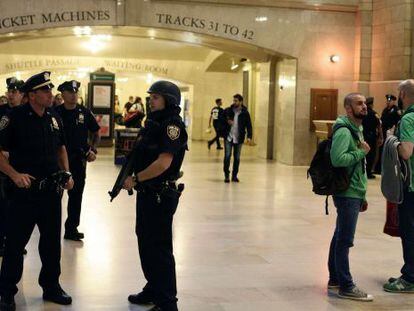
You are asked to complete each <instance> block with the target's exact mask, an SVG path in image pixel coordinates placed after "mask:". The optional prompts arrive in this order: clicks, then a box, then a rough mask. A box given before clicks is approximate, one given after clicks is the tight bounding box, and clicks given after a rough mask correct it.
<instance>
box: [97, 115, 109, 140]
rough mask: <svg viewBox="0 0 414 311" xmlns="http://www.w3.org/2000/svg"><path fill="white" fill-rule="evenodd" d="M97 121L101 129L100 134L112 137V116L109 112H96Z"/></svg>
mask: <svg viewBox="0 0 414 311" xmlns="http://www.w3.org/2000/svg"><path fill="white" fill-rule="evenodd" d="M95 118H96V122H98V124H99V126H100V127H101V129H100V130H99V134H101V137H110V136H111V117H110V115H109V114H96V115H95Z"/></svg>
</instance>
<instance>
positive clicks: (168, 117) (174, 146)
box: [124, 81, 188, 311]
mask: <svg viewBox="0 0 414 311" xmlns="http://www.w3.org/2000/svg"><path fill="white" fill-rule="evenodd" d="M148 93H149V94H150V97H151V98H150V110H151V112H150V114H149V115H148V118H147V121H146V122H145V127H144V128H142V129H141V132H140V134H139V136H138V141H137V146H136V148H139V151H140V152H139V153H138V154H139V155H138V156H137V158H136V159H135V169H134V171H135V176H134V177H128V178H127V180H126V181H125V183H124V188H125V189H128V190H129V189H132V187H135V188H136V189H137V191H138V194H137V215H136V217H137V219H136V234H137V236H138V247H139V254H140V258H141V267H142V270H143V272H144V275H145V278H146V280H147V284H146V285H145V287H144V288H143V290H142V292H140V293H138V294H135V295H130V296H129V297H128V300H129V301H130V302H131V303H133V304H147V303H153V304H154V305H155V306H154V307H153V308H152V309H151V310H153V311H155V310H162V311H176V310H178V309H177V298H176V296H177V288H176V274H175V261H174V255H173V243H172V223H173V215H174V213H175V211H176V208H177V205H178V200H179V196H180V194H181V191H182V190H183V188H182V186H183V185H178V186H177V185H176V183H175V180H176V179H177V178H178V177H177V176H178V175H179V172H180V168H181V164H182V162H183V160H184V154H185V151H186V150H187V139H188V136H187V132H186V130H185V126H184V123H183V121H182V119H181V117H180V115H179V113H180V107H179V104H180V98H181V93H180V90H179V88H178V87H177V86H176V85H175V84H173V83H171V82H168V81H158V82H156V83H154V84H153V85H152V86H151V87H150V89H149V90H148Z"/></svg>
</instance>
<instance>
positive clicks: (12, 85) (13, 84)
mask: <svg viewBox="0 0 414 311" xmlns="http://www.w3.org/2000/svg"><path fill="white" fill-rule="evenodd" d="M23 84H24V81H23V80H18V79H17V78H15V77H11V78H7V79H6V85H7V92H6V96H7V103H8V104H7V105H1V106H0V118H1V117H2V116H4V115H6V114H7V113H9V112H10V110H11V109H12V108H13V107H17V106H19V105H20V104H21V103H22V99H23V93H22V92H21V91H20V88H21V87H22V86H23Z"/></svg>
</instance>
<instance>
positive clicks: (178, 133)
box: [135, 116, 188, 181]
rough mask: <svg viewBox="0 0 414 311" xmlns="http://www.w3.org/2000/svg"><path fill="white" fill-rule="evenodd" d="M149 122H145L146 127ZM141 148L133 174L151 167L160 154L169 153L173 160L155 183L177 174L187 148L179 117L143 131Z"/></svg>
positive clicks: (183, 129) (185, 132)
mask: <svg viewBox="0 0 414 311" xmlns="http://www.w3.org/2000/svg"><path fill="white" fill-rule="evenodd" d="M150 122H151V121H147V122H146V126H147V125H148V123H150ZM143 132H144V133H143V136H142V138H141V139H142V141H143V143H142V147H141V152H140V155H139V159H137V160H136V164H135V173H138V172H140V171H142V170H144V169H145V168H147V167H148V166H149V165H151V164H152V163H153V162H154V161H155V160H157V159H158V156H159V155H160V154H161V153H170V154H172V155H173V160H172V163H171V165H170V167H169V168H168V169H167V170H166V171H165V172H164V173H163V174H161V175H160V176H158V177H156V178H155V179H154V180H155V181H165V180H166V179H167V178H168V177H170V176H175V175H176V174H178V173H179V170H180V168H181V164H182V162H183V160H184V154H185V151H186V148H187V140H188V135H187V131H186V130H185V126H184V123H183V122H182V120H181V118H180V117H179V116H177V117H175V118H169V119H167V120H165V121H163V122H161V123H160V124H159V125H156V126H151V127H150V128H147V129H144V130H143ZM154 180H153V181H154Z"/></svg>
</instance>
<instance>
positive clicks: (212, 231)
mask: <svg viewBox="0 0 414 311" xmlns="http://www.w3.org/2000/svg"><path fill="white" fill-rule="evenodd" d="M243 148H244V149H243V154H242V163H241V172H240V175H239V177H240V180H241V182H240V183H239V184H234V183H232V184H224V183H223V176H222V172H221V170H222V156H223V151H216V150H213V149H212V150H210V151H208V150H207V148H206V145H205V144H204V143H203V144H201V143H193V144H192V146H191V151H190V153H189V154H188V157H187V159H186V162H185V166H184V171H185V175H184V177H183V180H184V181H185V183H186V190H185V192H184V195H183V197H182V199H181V203H180V206H179V208H178V211H177V214H176V216H175V226H174V233H175V240H174V243H175V255H176V261H177V274H178V288H179V305H180V310H184V311H207V310H208V311H210V310H215V311H235V310H242V311H253V310H254V311H257V310H286V311H287V310H413V309H414V296H410V295H394V294H387V293H385V292H383V291H382V289H381V286H382V284H383V282H384V280H386V279H387V278H388V277H390V276H398V275H399V269H400V266H401V263H402V258H401V248H400V241H399V240H398V239H396V238H391V237H388V236H386V235H384V234H383V233H382V229H383V224H384V217H385V203H384V199H383V198H382V196H381V194H380V191H379V180H378V179H377V180H374V181H370V184H369V195H368V199H369V210H368V212H366V213H364V214H361V216H360V221H359V224H358V228H357V234H356V242H355V247H354V248H353V249H352V251H351V265H352V267H351V268H352V272H353V275H354V278H355V280H356V281H357V283H358V284H359V285H360V286H361V287H362V288H363V289H366V290H367V291H368V292H370V293H372V294H373V295H374V296H375V300H374V302H372V303H361V302H352V301H346V300H341V299H338V298H336V297H334V296H333V295H328V294H327V291H326V282H327V268H326V261H327V253H328V245H329V241H330V239H331V235H332V231H333V225H334V220H335V210H334V208H333V206H332V204H331V215H329V216H325V215H324V198H323V197H318V196H315V195H313V194H312V192H311V187H310V182H309V181H308V180H306V168H305V167H288V166H284V165H279V164H276V163H274V162H270V161H265V160H261V159H257V158H256V157H255V156H254V154H255V150H254V147H249V146H245V147H243ZM112 163H113V159H112V153H111V151H110V150H109V149H108V150H104V149H103V150H101V152H100V154H99V160H98V161H97V162H96V163H93V164H91V165H89V167H88V180H87V187H86V190H85V195H84V210H83V215H82V223H81V228H80V229H81V231H83V232H85V235H86V238H85V241H84V243H83V244H80V243H76V242H67V241H63V250H62V277H61V283H62V285H63V287H64V288H65V289H66V290H67V291H68V292H69V293H70V294H71V295H72V296H73V300H74V302H73V305H72V306H70V307H60V306H57V305H54V304H50V303H43V301H42V299H41V289H40V288H39V286H38V285H37V277H38V273H39V269H40V260H39V256H38V253H37V243H38V232H37V230H36V231H35V232H34V234H33V236H32V239H31V241H30V243H29V245H28V247H27V248H28V251H29V254H28V255H27V256H26V259H25V270H24V277H23V279H22V282H21V283H20V285H19V288H20V291H19V293H18V295H17V296H16V300H17V304H18V310H30V311H37V310H77V311H84V310H85V311H89V310H100V311H102V310H111V311H112V310H114V311H116V310H146V309H147V308H144V307H138V306H132V305H129V304H128V302H127V300H126V297H127V295H128V294H130V293H132V292H136V291H138V290H139V289H140V288H141V287H142V286H143V285H144V278H143V275H142V273H141V270H140V266H139V259H138V252H137V242H136V237H135V235H134V221H135V211H134V209H135V208H134V198H133V197H129V196H128V195H127V194H126V192H123V193H122V194H121V195H120V196H119V197H118V198H116V199H115V201H114V202H113V203H109V196H108V195H107V191H108V190H109V189H110V188H111V187H112V184H113V182H114V180H115V178H116V174H117V172H118V170H119V168H117V167H115V166H114V165H113V164H112ZM64 203H66V196H65V198H64Z"/></svg>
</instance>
